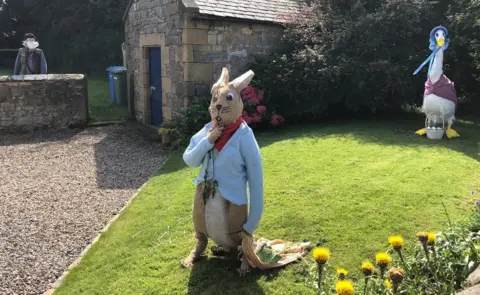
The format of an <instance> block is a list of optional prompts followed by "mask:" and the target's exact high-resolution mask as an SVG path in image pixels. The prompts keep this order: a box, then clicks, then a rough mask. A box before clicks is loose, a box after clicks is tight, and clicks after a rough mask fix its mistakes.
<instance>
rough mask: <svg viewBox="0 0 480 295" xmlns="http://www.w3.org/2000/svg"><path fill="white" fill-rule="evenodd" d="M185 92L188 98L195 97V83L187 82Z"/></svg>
mask: <svg viewBox="0 0 480 295" xmlns="http://www.w3.org/2000/svg"><path fill="white" fill-rule="evenodd" d="M185 91H186V94H187V96H194V95H195V82H186V83H185Z"/></svg>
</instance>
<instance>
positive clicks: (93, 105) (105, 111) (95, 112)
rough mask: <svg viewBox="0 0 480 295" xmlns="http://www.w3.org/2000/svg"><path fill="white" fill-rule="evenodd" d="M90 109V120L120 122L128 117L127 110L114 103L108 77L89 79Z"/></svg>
mask: <svg viewBox="0 0 480 295" xmlns="http://www.w3.org/2000/svg"><path fill="white" fill-rule="evenodd" d="M88 107H89V110H90V120H91V121H92V122H97V121H120V120H125V119H126V117H127V108H126V107H125V106H120V105H117V104H115V103H112V101H111V100H110V89H109V85H108V76H107V73H105V77H103V76H102V77H98V76H93V77H89V79H88Z"/></svg>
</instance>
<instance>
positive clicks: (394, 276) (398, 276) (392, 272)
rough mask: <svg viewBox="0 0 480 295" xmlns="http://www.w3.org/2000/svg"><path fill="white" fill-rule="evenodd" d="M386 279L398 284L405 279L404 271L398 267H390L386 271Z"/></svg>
mask: <svg viewBox="0 0 480 295" xmlns="http://www.w3.org/2000/svg"><path fill="white" fill-rule="evenodd" d="M388 277H389V278H390V280H391V281H392V282H393V283H394V284H397V285H398V284H400V283H401V282H402V281H403V278H404V277H405V271H404V270H403V269H401V268H399V267H392V268H390V269H389V270H388Z"/></svg>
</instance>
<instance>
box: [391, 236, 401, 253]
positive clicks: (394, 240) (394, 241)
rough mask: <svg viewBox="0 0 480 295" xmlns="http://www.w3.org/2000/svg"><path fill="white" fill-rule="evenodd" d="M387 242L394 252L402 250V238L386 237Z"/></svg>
mask: <svg viewBox="0 0 480 295" xmlns="http://www.w3.org/2000/svg"><path fill="white" fill-rule="evenodd" d="M388 242H389V243H390V246H392V247H393V249H395V250H400V249H402V247H403V244H404V241H403V238H402V236H390V237H388Z"/></svg>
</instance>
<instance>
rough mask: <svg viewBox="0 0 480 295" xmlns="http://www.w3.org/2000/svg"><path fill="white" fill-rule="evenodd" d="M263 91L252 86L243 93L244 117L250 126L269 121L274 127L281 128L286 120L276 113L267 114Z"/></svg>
mask: <svg viewBox="0 0 480 295" xmlns="http://www.w3.org/2000/svg"><path fill="white" fill-rule="evenodd" d="M263 95H264V92H263V91H258V90H257V89H255V88H254V87H252V86H248V87H247V88H245V89H244V90H243V91H242V92H241V93H240V96H241V98H242V100H243V113H242V117H243V120H245V122H247V124H248V125H252V124H259V123H262V122H264V121H266V120H268V121H269V122H270V123H271V124H272V125H273V126H280V125H282V124H283V123H284V122H285V119H284V118H283V117H282V116H280V115H277V114H275V113H271V114H270V115H269V114H268V112H267V107H266V106H265V105H263V103H264V101H263Z"/></svg>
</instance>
